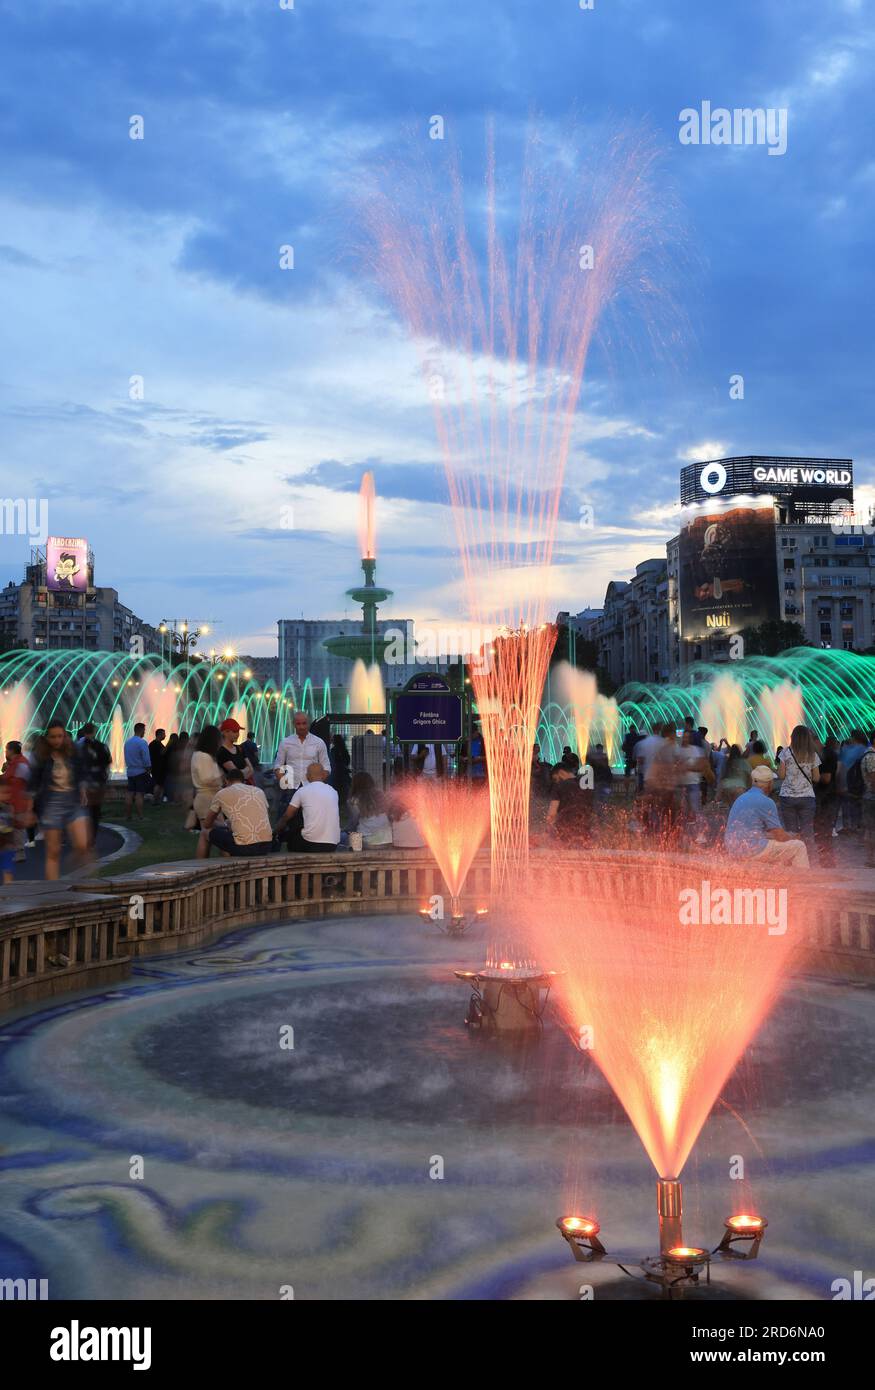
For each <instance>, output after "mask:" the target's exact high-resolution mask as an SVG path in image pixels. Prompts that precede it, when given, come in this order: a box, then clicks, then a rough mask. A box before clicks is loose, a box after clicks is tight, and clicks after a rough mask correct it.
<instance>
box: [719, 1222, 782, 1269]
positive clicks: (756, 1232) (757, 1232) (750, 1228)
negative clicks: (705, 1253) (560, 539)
mask: <svg viewBox="0 0 875 1390" xmlns="http://www.w3.org/2000/svg"><path fill="white" fill-rule="evenodd" d="M723 1224H724V1226H725V1227H726V1229H725V1231H724V1232H723V1239H722V1240H721V1242H720V1244H719V1245H718V1246H717V1249H718V1251H719V1252H720V1254H721V1255H726V1256H729V1258H730V1259H733V1260H755V1259H756V1257H757V1255H758V1254H759V1249H760V1245H761V1244H762V1239H763V1235H764V1233H765V1229H766V1227H767V1226H768V1224H769V1223H768V1221H767V1220H766V1218H765V1217H764V1216H754V1215H753V1214H752V1213H751V1212H742V1213H741V1214H740V1215H739V1216H728V1217H727V1218H726V1220H725V1221H724V1223H723ZM733 1245H740V1246H743V1247H744V1248H743V1249H740V1250H733V1248H732V1247H733Z"/></svg>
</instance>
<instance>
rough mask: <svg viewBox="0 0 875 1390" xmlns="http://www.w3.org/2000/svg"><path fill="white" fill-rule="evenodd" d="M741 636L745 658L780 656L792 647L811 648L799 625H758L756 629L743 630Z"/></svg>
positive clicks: (790, 623) (781, 623) (775, 623)
mask: <svg viewBox="0 0 875 1390" xmlns="http://www.w3.org/2000/svg"><path fill="white" fill-rule="evenodd" d="M741 636H742V637H743V638H744V654H745V656H780V655H781V653H782V652H786V651H790V649H791V648H792V647H810V646H811V643H810V642H809V640H808V638H807V637H806V636H805V629H804V628H803V627H802V626H801V624H800V623H792V622H782V621H773V622H768V623H760V625H759V626H758V627H746V628H744V629H743V631H742V633H741Z"/></svg>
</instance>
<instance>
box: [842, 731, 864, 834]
mask: <svg viewBox="0 0 875 1390" xmlns="http://www.w3.org/2000/svg"><path fill="white" fill-rule="evenodd" d="M868 748H869V740H868V738H867V737H866V735H865V734H864V732H863V730H862V729H854V730H853V732H852V733H851V739H850V742H849V743H846V744H845V746H844V748H843V749H842V751H841V752H840V753H839V762H840V763H841V765H842V769H843V775H842V776H840V778H839V790H840V792H841V794H842V829H843V830H846V831H847V830H850V831H856V830H859V829H860V826H861V822H862V802H863V792H864V790H865V784H864V780H863V769H862V766H861V764H862V762H863V758H864V757H865V754H866V752H867V750H868Z"/></svg>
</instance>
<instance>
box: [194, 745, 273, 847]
mask: <svg viewBox="0 0 875 1390" xmlns="http://www.w3.org/2000/svg"><path fill="white" fill-rule="evenodd" d="M219 815H223V816H224V817H225V820H226V821H227V825H216V823H215V822H216V817H217V816H219ZM211 845H215V846H216V848H217V849H220V850H221V851H222V853H223V854H225V855H229V854H237V855H253V854H270V852H271V850H272V849H273V833H272V831H271V828H270V816H269V814H268V809H267V797H266V796H265V794H264V792H263V791H262V790H261V788H260V787H250V786H247V785H246V783H245V782H244V780H243V773H242V772H241V771H240V769H239V768H237V767H228V769H227V770H226V772H225V785H224V787H223V788H222V790H221V791H220V792H216V795H215V796H214V797H213V799H212V802H211V803H210V809H209V811H208V812H207V814H206V816H205V817H204V821H203V826H202V828H201V834H200V839H199V840H198V846H197V857H198V859H207V858H208V857H209V853H210V846H211Z"/></svg>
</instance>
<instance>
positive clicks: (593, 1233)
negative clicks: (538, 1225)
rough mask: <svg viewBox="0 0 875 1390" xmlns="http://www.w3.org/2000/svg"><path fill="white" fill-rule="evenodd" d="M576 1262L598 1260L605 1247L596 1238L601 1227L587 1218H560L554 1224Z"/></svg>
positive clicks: (590, 1218)
mask: <svg viewBox="0 0 875 1390" xmlns="http://www.w3.org/2000/svg"><path fill="white" fill-rule="evenodd" d="M556 1225H557V1226H558V1227H559V1230H560V1232H561V1234H562V1236H563V1237H564V1239H565V1240H567V1241H568V1244H569V1245H570V1246H571V1253H572V1255H573V1256H574V1258H575V1259H576V1260H580V1261H582V1262H583V1263H586V1261H587V1260H600V1259H601V1257H602V1255H604V1254H605V1247H604V1246H603V1245H602V1243H601V1241H600V1240H599V1238H598V1235H599V1231H600V1230H601V1227H600V1226H599V1223H598V1222H597V1221H594V1220H593V1219H592V1217H589V1216H560V1217H559V1218H558V1220H557V1222H556Z"/></svg>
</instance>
